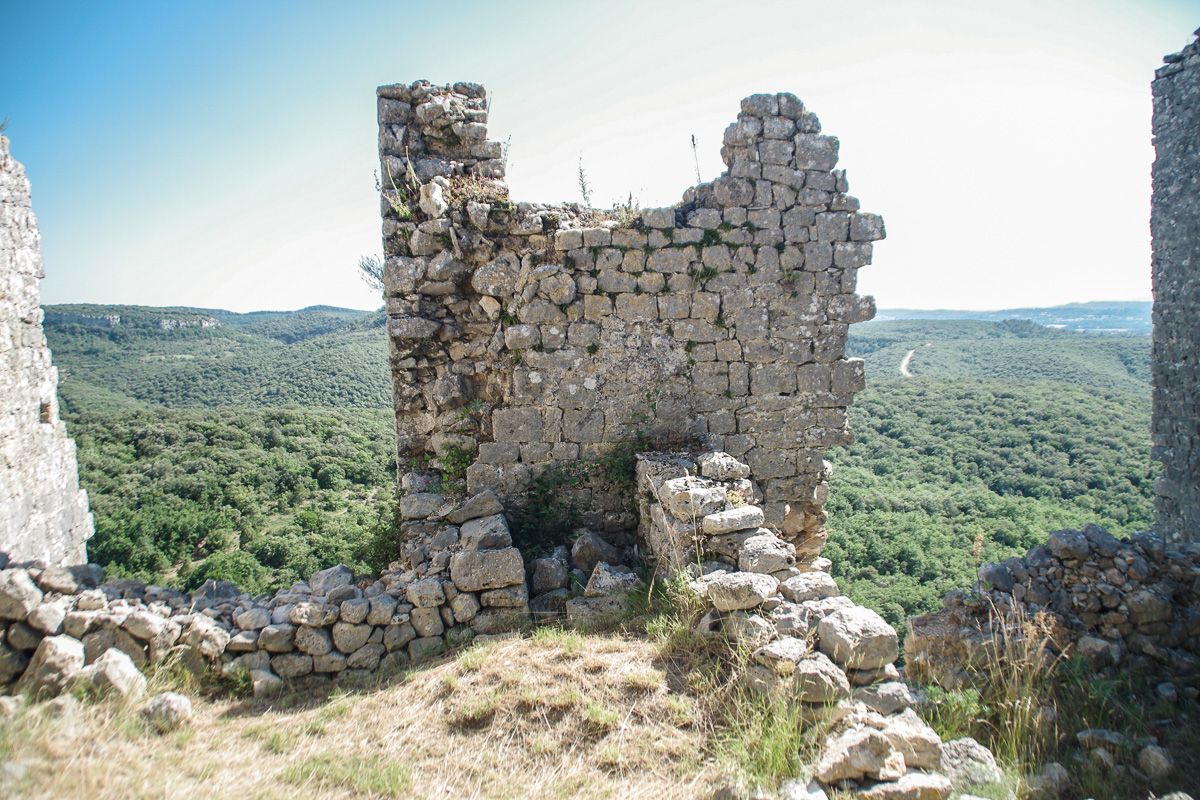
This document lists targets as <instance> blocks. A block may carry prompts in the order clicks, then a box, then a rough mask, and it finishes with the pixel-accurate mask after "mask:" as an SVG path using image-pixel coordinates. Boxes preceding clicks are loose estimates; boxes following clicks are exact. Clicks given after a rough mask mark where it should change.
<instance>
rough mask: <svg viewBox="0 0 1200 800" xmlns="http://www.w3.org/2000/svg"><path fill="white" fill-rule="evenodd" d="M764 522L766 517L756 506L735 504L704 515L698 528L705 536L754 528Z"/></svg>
mask: <svg viewBox="0 0 1200 800" xmlns="http://www.w3.org/2000/svg"><path fill="white" fill-rule="evenodd" d="M765 523H766V517H765V516H764V515H763V510H762V509H761V508H759V507H758V506H735V507H734V508H727V509H725V510H724V511H717V512H715V513H712V514H708V515H706V516H705V517H704V518H703V519H702V520H700V530H701V531H703V532H704V534H705V535H707V536H719V535H721V534H723V533H734V532H735V531H744V530H748V529H755V528H758V527H760V526H762V525H763V524H765Z"/></svg>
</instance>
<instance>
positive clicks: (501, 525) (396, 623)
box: [0, 476, 529, 693]
mask: <svg viewBox="0 0 1200 800" xmlns="http://www.w3.org/2000/svg"><path fill="white" fill-rule="evenodd" d="M415 480H418V476H413V477H411V478H410V481H415ZM414 488H423V487H419V486H415V487H414ZM403 510H404V515H405V517H406V518H407V521H406V522H405V525H406V526H407V527H408V530H409V531H410V532H411V533H412V539H413V540H415V539H416V538H417V536H418V533H419V534H420V535H423V536H425V537H426V546H425V547H421V546H417V545H415V544H410V547H409V549H408V551H407V556H406V559H405V560H401V561H397V562H395V563H393V564H392V565H391V567H390V568H389V569H388V570H387V571H385V572H384V573H383V574H382V575H381V576H380V577H379V578H378V579H375V580H356V578H355V576H354V574H353V573H352V572H351V571H350V569H349V568H348V567H345V566H341V565H339V566H335V567H331V568H329V569H326V570H322V571H320V572H317V573H315V574H314V575H313V576H312V577H311V578H310V580H309V581H307V582H305V583H300V584H296V585H295V586H292V587H290V588H288V589H286V590H283V591H280V592H277V593H276V594H274V595H272V596H263V597H251V596H250V595H247V594H244V593H240V592H239V591H238V589H237V587H236V586H234V585H233V584H230V583H226V582H217V583H214V582H211V581H210V582H208V583H206V584H205V585H204V586H202V587H201V588H200V589H199V590H197V591H196V592H194V593H190V594H189V593H185V592H180V591H176V590H172V589H164V588H162V587H155V586H147V585H146V584H144V583H143V582H141V581H134V580H119V581H111V582H108V583H102V582H101V580H102V576H103V570H102V569H101V568H100V567H98V566H96V565H88V566H86V567H75V568H71V569H64V568H58V567H47V566H46V565H45V564H44V563H37V562H34V563H28V564H24V565H20V566H17V565H14V566H10V567H9V568H7V569H3V570H0V633H2V634H3V636H0V685H4V684H14V685H15V688H16V689H17V690H21V689H22V688H23V687H25V686H27V685H29V684H30V682H31V681H32V679H30V681H26V682H25V684H22V683H21V679H22V675H23V674H24V673H25V672H26V671H27V670H28V669H31V667H30V665H31V664H32V665H33V667H32V669H33V671H34V672H40V671H42V666H41V665H43V662H45V661H46V660H47V659H48V658H50V655H51V653H50V652H48V651H55V652H57V651H61V650H63V648H65V649H66V650H67V651H71V652H73V651H74V650H76V649H78V651H79V653H80V654H81V661H80V663H79V665H78V666H79V667H83V666H84V665H85V664H92V663H93V662H95V661H96V660H97V659H98V658H100V657H101V656H102V655H103V654H104V653H105V652H106V651H107V650H109V649H112V648H116V649H118V650H120V651H122V652H123V653H125V654H126V655H127V656H129V657H130V659H131V660H132V661H133V663H134V665H135V666H138V667H142V666H144V665H146V664H147V663H149V662H152V661H157V660H160V659H162V658H164V657H166V656H167V655H170V654H175V655H178V656H180V657H181V658H182V659H183V660H184V663H185V664H187V665H188V666H189V667H191V668H193V669H195V670H196V671H202V670H205V669H208V668H218V669H221V670H223V671H225V672H227V673H228V672H233V671H237V670H240V669H245V670H247V671H248V672H249V674H250V676H251V678H252V679H253V681H254V686H255V691H256V693H262V692H268V691H272V690H274V689H275V688H277V687H278V686H279V685H280V684H281V680H282V679H288V680H290V681H292V682H294V683H297V684H299V685H307V684H319V683H322V682H326V681H334V682H337V683H347V684H353V683H356V682H362V681H365V680H366V679H367V678H368V677H369V676H370V675H371V674H372V673H373V672H375V671H377V670H381V669H382V670H397V669H400V668H402V667H404V666H406V665H407V664H409V663H414V662H419V661H422V660H425V659H428V658H430V657H432V656H434V655H437V654H439V653H441V652H443V651H444V650H445V649H446V648H447V647H448V646H453V645H455V644H461V643H465V642H468V641H470V640H471V639H473V638H474V637H476V636H478V635H490V634H496V633H500V632H504V631H508V630H513V629H515V628H521V627H524V626H526V625H528V623H529V606H528V591H527V589H526V583H525V563H524V560H523V559H522V557H521V554H520V552H519V551H518V550H517V549H516V548H515V547H512V540H511V537H510V535H509V531H508V524H507V522H506V520H505V518H504V515H503V513H502V509H501V507H500V504H499V501H498V500H497V499H496V497H495V495H492V494H491V493H485V494H481V495H478V496H476V497H473V498H471V499H469V500H467V501H466V502H453V501H448V500H447V499H446V498H443V497H442V496H441V495H437V494H434V493H432V492H420V491H413V492H410V493H409V494H408V495H407V496H406V497H405V498H404V501H403ZM50 639H53V640H55V641H53V642H49V641H48V640H50ZM68 640H69V641H68ZM44 651H45V652H44ZM39 654H41V655H39ZM51 660H53V659H51ZM68 660H69V661H70V659H68Z"/></svg>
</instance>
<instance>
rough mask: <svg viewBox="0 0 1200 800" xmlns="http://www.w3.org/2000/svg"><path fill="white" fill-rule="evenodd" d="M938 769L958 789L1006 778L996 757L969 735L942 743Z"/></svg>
mask: <svg viewBox="0 0 1200 800" xmlns="http://www.w3.org/2000/svg"><path fill="white" fill-rule="evenodd" d="M938 769H939V770H940V771H941V772H943V773H944V774H945V775H946V777H948V778H949V779H950V783H952V784H953V785H954V788H955V789H956V790H958V791H966V790H967V789H969V788H971V787H972V786H978V785H981V784H987V783H1000V782H1001V781H1002V780H1004V773H1002V772H1001V771H1000V767H999V766H998V765H997V764H996V757H995V756H993V755H992V753H991V751H990V750H988V749H987V748H986V747H984V746H983V745H981V744H980V743H979V742H977V741H975V740H974V739H972V738H971V737H969V736H965V737H963V738H961V739H954V740H953V741H949V742H943V743H942V746H941V756H940V758H939V765H938Z"/></svg>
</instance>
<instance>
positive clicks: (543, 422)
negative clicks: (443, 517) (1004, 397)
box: [378, 82, 884, 561]
mask: <svg viewBox="0 0 1200 800" xmlns="http://www.w3.org/2000/svg"><path fill="white" fill-rule="evenodd" d="M378 97H379V149H380V158H381V163H380V176H381V184H382V200H383V202H382V215H383V244H384V255H385V272H384V286H385V288H384V291H385V295H386V299H387V313H388V334H389V339H390V342H391V366H392V374H393V378H394V380H393V384H394V390H395V408H396V429H397V440H398V447H399V456H400V459H401V463H402V464H403V463H405V460H406V459H408V458H410V457H411V456H413V455H417V454H421V453H429V454H434V453H436V454H438V455H439V456H441V457H442V458H443V459H446V458H447V456H448V454H449V455H452V456H453V457H454V458H457V459H459V460H460V461H465V462H467V463H469V466H467V467H466V475H465V477H466V482H467V487H466V488H467V491H468V492H469V493H475V492H479V491H482V490H484V489H492V490H494V491H496V492H497V494H498V495H500V496H501V497H502V498H505V499H506V500H507V499H510V498H514V497H518V498H519V496H520V495H521V493H522V492H523V491H524V489H525V487H526V486H527V484H528V482H529V481H530V479H531V477H533V476H534V475H536V474H538V472H539V471H540V470H542V469H543V468H545V467H546V466H547V465H550V464H553V463H559V464H561V463H564V462H578V461H580V460H581V459H591V458H597V457H600V456H603V455H604V454H605V453H609V452H611V451H612V450H613V449H614V448H618V447H621V446H623V445H626V446H631V445H632V444H634V443H636V444H637V445H640V446H641V449H648V447H652V446H655V445H658V446H662V445H663V444H664V443H676V444H679V443H683V442H685V441H687V442H690V443H692V444H695V445H698V446H699V447H700V448H702V449H705V448H706V449H717V450H723V451H726V452H728V453H730V454H732V455H734V456H737V457H738V458H742V459H744V460H745V461H746V462H747V463H749V464H750V466H751V468H752V469H753V470H754V474H755V476H756V477H757V479H758V480H759V482H760V484H761V488H762V491H763V495H764V503H763V507H764V510H765V514H766V522H767V524H770V525H773V526H776V527H778V528H779V529H780V530H781V531H782V533H783V534H784V535H785V536H786V537H787V538H788V539H789V540H790V541H791V542H792V543H793V544H794V545H795V546H796V548H797V551H798V558H800V559H801V560H802V561H803V560H805V559H806V558H808V559H811V558H814V557H815V556H816V553H818V552H819V551H820V548H821V545H822V544H823V543H824V538H825V531H824V522H825V514H824V511H823V508H822V506H823V504H824V501H825V493H826V478H827V473H828V464H827V463H826V462H825V461H824V460H823V458H822V456H823V453H824V451H825V450H826V448H828V447H830V446H832V445H837V444H842V443H846V442H848V441H849V440H850V431H849V428H848V426H847V422H846V408H847V406H848V405H849V404H850V402H851V400H852V398H853V396H854V394H855V393H856V392H858V391H860V390H861V389H862V388H863V381H864V374H863V364H862V361H861V360H857V359H846V358H845V357H844V350H845V342H846V335H847V332H848V329H849V325H850V324H851V323H854V322H859V321H863V320H866V319H870V318H871V317H872V316H873V315H874V303H873V301H872V300H871V298H866V297H860V296H858V295H856V294H855V285H856V275H857V272H858V270H859V268H860V267H862V266H865V265H866V264H868V263H869V262H870V260H871V255H872V242H873V241H875V240H878V239H881V238H883V236H884V228H883V221H882V219H881V218H880V217H878V216H876V215H874V214H867V213H862V212H860V211H859V202H858V200H857V199H855V198H854V197H852V196H850V195H849V194H848V191H849V185H848V183H847V180H846V176H845V173H844V172H843V171H841V170H838V169H836V165H837V159H838V140H837V139H836V138H834V137H832V136H827V135H823V134H821V132H820V131H821V128H820V123H819V121H818V120H817V118H816V116H815V115H814V114H813V113H812V112H811V111H809V110H808V109H806V108H805V107H804V105H803V103H801V102H800V100H798V99H797V98H796V97H795V96H794V95H790V94H761V95H754V96H751V97H748V98H746V99H745V100H743V101H742V104H741V111H740V113H739V114H738V117H737V120H736V122H734V123H733V124H731V125H730V126H729V127H728V129H727V130H726V131H725V136H724V147H723V148H722V151H721V154H722V158H723V160H724V162H725V164H726V166H727V170H726V172H725V173H724V174H723V175H721V176H720V177H719V178H717V179H716V180H714V181H713V182H711V183H704V184H700V185H698V186H694V187H692V188H689V189H688V190H687V191H686V192H684V195H683V199H682V201H681V202H680V203H678V204H677V205H675V206H672V207H670V208H655V209H641V210H637V209H623V210H622V209H616V210H614V211H613V212H600V211H596V210H595V209H589V208H583V207H580V206H578V205H557V206H547V205H539V204H533V203H514V202H513V201H511V200H510V199H509V196H508V189H507V186H506V185H505V183H504V182H503V178H504V173H505V162H504V159H503V148H502V146H501V145H500V143H498V142H494V141H489V140H488V138H487V100H486V93H485V91H484V89H483V87H481V86H478V85H476V84H467V83H458V84H454V85H453V86H433V85H431V84H429V83H427V82H417V83H414V84H411V85H407V86H406V85H391V86H382V87H380V88H379V90H378ZM577 491H579V492H581V493H582V495H583V496H582V497H581V501H582V502H581V503H580V506H581V507H582V508H585V509H589V510H591V511H592V512H593V514H592V518H591V519H586V520H585V522H587V523H588V524H589V525H590V526H591V527H593V528H597V529H602V530H617V529H632V527H633V526H634V524H635V516H636V515H635V512H634V508H633V503H632V500H633V498H631V497H630V496H629V489H628V485H627V484H626V485H623V486H621V487H619V488H618V487H615V486H610V485H605V484H604V483H603V482H598V481H593V482H591V483H589V484H587V485H586V486H584V487H583V488H582V489H578V490H577Z"/></svg>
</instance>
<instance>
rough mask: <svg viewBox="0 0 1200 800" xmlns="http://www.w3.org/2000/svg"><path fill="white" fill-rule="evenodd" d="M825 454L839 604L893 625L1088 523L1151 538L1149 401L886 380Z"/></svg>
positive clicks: (1058, 388) (1039, 384) (1029, 385)
mask: <svg viewBox="0 0 1200 800" xmlns="http://www.w3.org/2000/svg"><path fill="white" fill-rule="evenodd" d="M850 420H851V424H852V425H853V427H854V432H855V440H856V441H855V443H854V444H852V445H850V446H848V447H843V448H838V449H836V450H834V451H832V452H831V453H830V454H829V456H828V458H829V459H830V461H832V463H833V464H834V474H833V478H832V480H831V482H830V491H829V495H830V502H829V505H828V511H829V530H830V538H829V545H828V546H827V548H826V551H825V555H827V556H828V557H829V558H831V559H832V560H833V563H834V575H835V576H836V577H837V578H839V579H841V581H842V584H843V587H844V588H845V589H846V591H847V593H848V594H850V595H851V596H853V597H854V598H855V599H856V600H858V601H860V602H863V603H865V604H867V605H869V606H871V607H873V608H875V609H876V610H878V611H879V612H880V613H882V614H883V615H884V616H885V617H887V618H888V620H889V621H890V622H892V623H893V624H900V623H901V622H902V620H903V618H904V617H905V616H908V615H911V614H914V613H920V612H923V611H928V610H932V609H933V608H936V607H937V606H938V604H939V602H940V599H941V597H942V596H943V595H944V594H945V593H946V592H947V591H948V590H950V589H952V588H954V587H956V586H969V585H970V584H971V582H972V579H973V575H974V570H975V569H976V568H977V567H978V565H979V564H980V563H981V562H982V561H996V560H999V559H1003V558H1007V557H1009V556H1012V555H1019V554H1023V553H1024V552H1025V551H1026V550H1027V549H1028V548H1030V547H1032V546H1033V545H1035V544H1040V543H1042V542H1044V541H1045V539H1046V534H1047V533H1049V532H1050V531H1053V530H1058V529H1061V528H1067V527H1079V526H1082V525H1084V524H1086V523H1089V522H1095V523H1099V524H1101V525H1104V526H1105V527H1107V528H1109V530H1111V531H1113V532H1114V533H1118V534H1120V533H1131V532H1133V531H1135V530H1144V529H1146V528H1147V527H1149V524H1150V514H1151V499H1152V496H1153V475H1154V473H1153V470H1152V467H1151V462H1150V448H1149V438H1150V433H1149V431H1150V407H1149V398H1148V396H1146V395H1138V394H1131V393H1126V392H1121V391H1116V390H1100V389H1095V388H1090V387H1087V386H1073V385H1069V384H1066V383H1061V382H1051V381H1027V380H1020V381H996V380H988V381H979V380H949V379H943V378H934V379H925V378H913V379H910V380H892V379H887V380H880V381H875V382H873V383H871V384H870V385H869V386H868V388H867V390H866V391H865V392H863V393H862V394H860V395H859V396H858V398H857V399H856V400H855V406H854V407H853V408H852V409H851V412H850Z"/></svg>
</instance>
